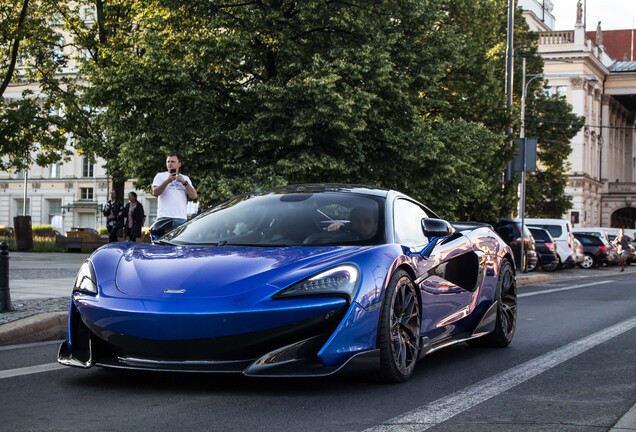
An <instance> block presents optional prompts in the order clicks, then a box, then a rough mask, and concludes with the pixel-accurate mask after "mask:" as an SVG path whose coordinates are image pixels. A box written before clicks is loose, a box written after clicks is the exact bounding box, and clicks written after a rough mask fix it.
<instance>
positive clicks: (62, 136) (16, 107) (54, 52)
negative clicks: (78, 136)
mask: <svg viewBox="0 0 636 432" xmlns="http://www.w3.org/2000/svg"><path fill="white" fill-rule="evenodd" d="M57 10H58V8H57V5H56V2H49V1H46V0H42V1H29V0H22V1H19V2H14V1H8V0H1V1H0V82H1V83H0V156H2V158H1V159H0V169H3V170H7V169H14V170H23V169H25V168H27V167H28V166H29V165H30V164H31V162H32V161H33V159H35V161H36V162H37V163H38V164H40V165H46V164H49V163H51V162H55V161H59V160H60V159H61V158H63V157H66V156H68V155H69V152H68V151H67V150H66V147H65V146H66V143H67V135H66V134H67V131H68V128H69V124H68V122H67V121H66V119H65V117H64V115H63V112H62V110H61V107H62V102H61V101H60V100H57V99H56V98H55V97H53V96H52V94H53V93H54V92H55V90H54V89H53V88H52V87H51V84H52V83H53V82H55V86H54V87H59V85H61V84H60V83H61V82H63V81H64V80H65V78H59V77H56V72H57V71H59V70H60V68H61V67H62V66H63V65H64V62H65V58H64V56H63V55H62V54H61V53H62V51H63V48H64V41H63V39H62V37H61V35H60V33H59V32H58V31H56V27H57V26H58V17H59V14H58V13H57Z"/></svg>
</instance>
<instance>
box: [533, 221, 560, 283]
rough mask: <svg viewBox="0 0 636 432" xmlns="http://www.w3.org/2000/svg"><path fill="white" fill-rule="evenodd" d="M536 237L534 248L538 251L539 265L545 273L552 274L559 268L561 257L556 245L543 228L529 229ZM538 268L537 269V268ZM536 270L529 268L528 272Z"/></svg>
mask: <svg viewBox="0 0 636 432" xmlns="http://www.w3.org/2000/svg"><path fill="white" fill-rule="evenodd" d="M528 228H529V229H530V232H531V233H532V237H534V248H535V250H536V251H537V258H538V263H537V266H541V268H542V269H543V270H544V271H547V272H551V271H554V270H556V269H557V267H559V256H558V255H557V251H556V243H555V242H554V239H553V238H552V235H551V234H550V232H548V230H545V229H543V228H536V227H528ZM535 268H536V267H535ZM532 270H534V269H530V268H528V271H532Z"/></svg>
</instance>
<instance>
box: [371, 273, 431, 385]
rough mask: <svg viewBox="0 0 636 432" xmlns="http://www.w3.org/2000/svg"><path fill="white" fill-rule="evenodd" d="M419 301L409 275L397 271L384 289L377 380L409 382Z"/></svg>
mask: <svg viewBox="0 0 636 432" xmlns="http://www.w3.org/2000/svg"><path fill="white" fill-rule="evenodd" d="M420 314H421V310H420V300H419V296H418V293H417V288H416V287H415V284H414V283H413V281H412V280H411V278H410V277H409V275H408V274H407V273H406V272H405V271H403V270H398V271H397V272H395V273H394V274H393V276H392V277H391V281H390V282H389V287H388V288H387V291H386V294H385V297H384V302H383V304H382V312H381V316H380V327H379V329H378V348H379V349H380V371H379V374H380V378H381V379H382V380H383V381H386V382H393V383H399V382H404V381H406V380H408V379H409V377H410V376H411V375H412V374H413V370H414V369H415V364H416V363H417V358H418V356H419V352H420V326H421V315H420Z"/></svg>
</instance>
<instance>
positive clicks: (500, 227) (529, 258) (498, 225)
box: [491, 219, 538, 271]
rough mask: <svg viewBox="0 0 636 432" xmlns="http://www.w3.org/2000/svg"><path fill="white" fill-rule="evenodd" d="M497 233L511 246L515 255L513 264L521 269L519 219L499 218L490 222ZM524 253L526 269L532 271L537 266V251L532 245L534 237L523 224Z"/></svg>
mask: <svg viewBox="0 0 636 432" xmlns="http://www.w3.org/2000/svg"><path fill="white" fill-rule="evenodd" d="M491 225H492V226H493V227H494V228H495V231H496V232H497V234H499V236H500V237H501V238H502V240H503V241H505V242H506V243H507V244H508V246H510V247H511V248H512V252H513V254H514V256H515V265H516V266H517V269H519V271H523V266H522V265H521V220H520V219H501V220H500V221H499V222H495V223H492V224H491ZM524 233H525V234H524V236H523V238H524V240H525V242H524V248H523V249H524V255H525V256H526V260H525V261H526V270H527V271H532V270H534V268H535V267H536V266H537V260H538V259H537V252H536V250H535V246H534V238H533V237H532V233H531V232H530V230H529V229H528V226H527V225H526V226H525V230H524Z"/></svg>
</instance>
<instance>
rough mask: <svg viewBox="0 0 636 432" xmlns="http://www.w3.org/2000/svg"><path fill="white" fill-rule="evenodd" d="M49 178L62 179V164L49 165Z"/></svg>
mask: <svg viewBox="0 0 636 432" xmlns="http://www.w3.org/2000/svg"><path fill="white" fill-rule="evenodd" d="M49 177H50V178H62V164H52V165H49Z"/></svg>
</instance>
